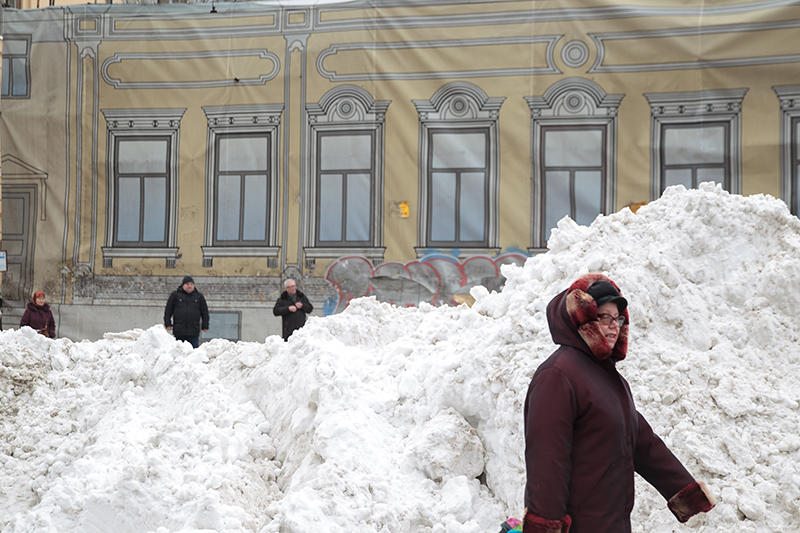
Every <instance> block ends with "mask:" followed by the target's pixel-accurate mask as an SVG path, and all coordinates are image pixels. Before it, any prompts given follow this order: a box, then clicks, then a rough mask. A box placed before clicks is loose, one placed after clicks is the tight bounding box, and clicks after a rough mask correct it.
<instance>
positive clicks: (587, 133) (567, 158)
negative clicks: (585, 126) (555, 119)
mask: <svg viewBox="0 0 800 533" xmlns="http://www.w3.org/2000/svg"><path fill="white" fill-rule="evenodd" d="M544 146H545V150H544V164H545V166H546V167H599V166H600V165H602V164H603V132H602V131H601V130H597V129H593V130H547V131H545V137H544Z"/></svg>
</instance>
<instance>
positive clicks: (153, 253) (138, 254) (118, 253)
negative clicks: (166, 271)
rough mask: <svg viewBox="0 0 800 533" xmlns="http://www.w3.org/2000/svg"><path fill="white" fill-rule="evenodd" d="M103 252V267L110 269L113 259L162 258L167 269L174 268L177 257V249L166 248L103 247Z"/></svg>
mask: <svg viewBox="0 0 800 533" xmlns="http://www.w3.org/2000/svg"><path fill="white" fill-rule="evenodd" d="M101 249H102V251H103V267H104V268H111V267H112V266H113V262H114V258H116V257H121V258H137V259H141V258H153V257H155V258H162V257H163V258H164V259H166V260H167V268H175V261H176V259H177V257H178V248H168V247H141V246H138V247H133V246H131V247H130V248H123V247H111V246H104V247H103V248H101Z"/></svg>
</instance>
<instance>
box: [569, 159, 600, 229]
mask: <svg viewBox="0 0 800 533" xmlns="http://www.w3.org/2000/svg"><path fill="white" fill-rule="evenodd" d="M602 197H603V176H602V174H601V173H600V172H599V171H585V170H584V171H577V172H575V222H577V223H578V224H581V225H583V226H588V225H590V224H591V223H592V222H594V219H595V218H597V215H599V214H600V213H602V212H603V205H602V203H601V201H600V200H601V198H602Z"/></svg>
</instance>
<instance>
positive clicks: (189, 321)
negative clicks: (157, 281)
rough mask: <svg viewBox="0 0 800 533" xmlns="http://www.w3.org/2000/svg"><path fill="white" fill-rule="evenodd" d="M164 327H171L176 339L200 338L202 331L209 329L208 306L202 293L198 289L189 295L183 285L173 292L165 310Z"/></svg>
mask: <svg viewBox="0 0 800 533" xmlns="http://www.w3.org/2000/svg"><path fill="white" fill-rule="evenodd" d="M201 322H202V327H201ZM164 327H167V328H169V327H171V328H172V333H173V335H175V336H176V337H198V336H200V330H201V329H204V330H205V329H208V305H206V299H205V297H204V296H203V295H202V293H200V291H198V290H197V289H195V290H193V291H192V292H191V293H187V292H186V291H185V290H183V285H181V286H180V287H178V289H177V290H175V291H173V292H172V294H170V295H169V300H167V306H166V308H164Z"/></svg>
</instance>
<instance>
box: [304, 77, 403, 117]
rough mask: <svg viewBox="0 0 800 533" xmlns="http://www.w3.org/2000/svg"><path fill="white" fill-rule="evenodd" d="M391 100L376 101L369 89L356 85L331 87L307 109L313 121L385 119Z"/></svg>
mask: <svg viewBox="0 0 800 533" xmlns="http://www.w3.org/2000/svg"><path fill="white" fill-rule="evenodd" d="M389 104H390V102H389V101H375V99H373V98H372V95H370V94H369V93H368V92H367V91H365V90H364V89H362V88H361V87H356V86H355V85H342V86H340V87H336V88H335V89H331V90H330V91H328V92H327V93H325V95H324V96H323V97H322V98H321V99H320V101H319V103H317V104H309V105H308V107H307V111H308V114H309V117H310V118H311V120H312V122H351V121H355V122H361V121H376V120H377V121H383V119H384V117H385V115H386V109H387V108H388V107H389Z"/></svg>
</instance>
